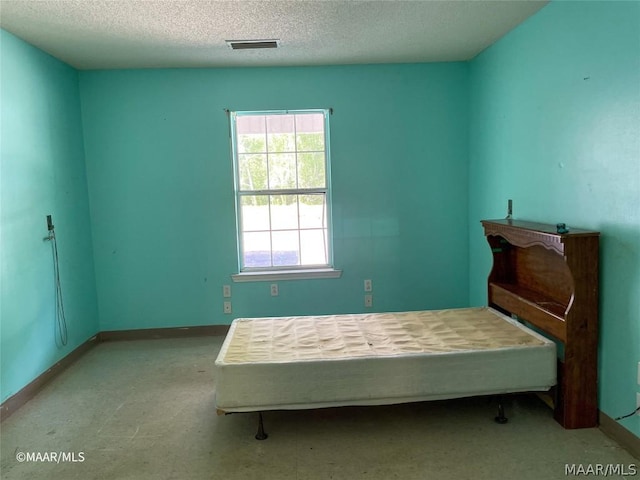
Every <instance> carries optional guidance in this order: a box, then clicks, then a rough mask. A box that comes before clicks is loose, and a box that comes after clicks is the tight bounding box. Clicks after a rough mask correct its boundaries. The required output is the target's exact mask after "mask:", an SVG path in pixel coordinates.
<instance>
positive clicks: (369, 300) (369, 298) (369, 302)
mask: <svg viewBox="0 0 640 480" xmlns="http://www.w3.org/2000/svg"><path fill="white" fill-rule="evenodd" d="M364 306H365V307H373V295H365V296H364Z"/></svg>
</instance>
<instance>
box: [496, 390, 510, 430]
mask: <svg viewBox="0 0 640 480" xmlns="http://www.w3.org/2000/svg"><path fill="white" fill-rule="evenodd" d="M494 420H495V421H496V423H499V424H501V425H503V424H505V423H507V422H508V421H509V419H508V418H507V417H505V416H504V405H503V403H502V397H498V415H497V416H496V417H495V418H494Z"/></svg>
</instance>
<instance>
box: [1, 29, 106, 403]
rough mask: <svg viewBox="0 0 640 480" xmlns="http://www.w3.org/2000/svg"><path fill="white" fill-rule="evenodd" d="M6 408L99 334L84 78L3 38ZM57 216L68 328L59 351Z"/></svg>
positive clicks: (5, 35) (12, 39) (3, 371)
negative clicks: (51, 237)
mask: <svg viewBox="0 0 640 480" xmlns="http://www.w3.org/2000/svg"><path fill="white" fill-rule="evenodd" d="M0 62H1V63H0V70H1V72H2V77H1V83H0V99H1V101H0V118H1V125H0V139H1V143H0V192H1V193H0V202H1V203H0V244H1V247H0V269H1V270H0V271H1V277H0V284H1V286H0V289H1V297H0V298H1V303H0V333H1V336H0V342H1V345H0V348H1V359H2V362H1V363H2V367H1V372H0V373H1V382H0V385H1V387H0V388H1V392H0V396H1V401H4V400H5V399H6V398H8V397H9V396H11V395H13V394H15V393H16V392H17V391H18V390H20V389H21V388H22V387H24V386H25V385H26V384H28V383H29V382H30V381H32V380H33V379H34V378H35V377H36V376H38V375H39V374H41V373H42V372H44V371H45V370H47V369H48V368H49V367H50V366H51V365H52V364H54V363H55V362H57V361H58V360H59V359H60V358H62V357H63V356H65V355H66V354H68V353H69V352H71V351H72V350H73V349H75V348H76V347H77V346H78V345H79V344H81V343H82V342H84V341H85V340H87V339H88V338H89V337H91V336H92V335H94V334H95V333H96V332H97V330H98V311H97V303H96V291H95V273H94V270H93V254H92V245H91V233H90V223H89V205H88V197H87V184H86V175H85V163H84V151H83V142H82V123H81V118H80V96H79V89H78V73H77V72H76V71H75V70H74V69H73V68H70V67H69V66H67V65H65V64H64V63H62V62H60V61H58V60H56V59H54V58H53V57H51V56H49V55H46V54H45V53H43V52H42V51H40V50H38V49H36V48H33V47H31V46H30V45H28V44H26V43H24V42H23V41H22V40H19V39H18V38H16V37H14V36H13V35H11V34H9V33H7V32H5V31H4V30H0ZM49 214H50V215H53V221H54V224H55V226H56V233H57V237H58V251H59V258H60V275H61V283H62V287H63V295H64V306H65V310H66V315H67V324H68V333H69V337H68V344H67V345H66V347H58V346H57V345H56V333H55V331H54V327H55V296H54V283H53V256H52V249H51V243H50V242H44V241H43V238H44V237H45V236H46V234H47V224H46V216H47V215H49Z"/></svg>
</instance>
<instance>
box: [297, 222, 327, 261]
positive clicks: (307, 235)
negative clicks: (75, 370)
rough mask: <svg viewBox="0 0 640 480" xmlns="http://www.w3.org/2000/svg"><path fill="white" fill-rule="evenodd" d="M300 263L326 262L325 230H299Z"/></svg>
mask: <svg viewBox="0 0 640 480" xmlns="http://www.w3.org/2000/svg"><path fill="white" fill-rule="evenodd" d="M300 244H301V245H300V254H301V261H300V264H301V265H326V264H327V237H326V230H320V229H318V230H301V231H300Z"/></svg>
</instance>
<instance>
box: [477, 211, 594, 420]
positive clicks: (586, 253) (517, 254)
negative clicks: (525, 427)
mask: <svg viewBox="0 0 640 480" xmlns="http://www.w3.org/2000/svg"><path fill="white" fill-rule="evenodd" d="M482 225H483V227H484V233H485V236H486V237H487V241H488V242H489V246H490V247H491V251H492V253H493V268H492V270H491V273H490V274H489V278H488V285H487V287H488V301H489V306H491V307H494V308H497V309H499V310H502V311H504V312H505V313H507V314H513V315H515V316H517V317H518V318H519V319H521V320H523V321H525V322H527V323H529V324H531V325H533V326H535V327H536V328H537V329H539V330H541V331H543V332H545V333H546V334H548V335H550V336H551V337H553V338H554V339H556V340H557V341H558V342H560V343H562V345H563V347H564V348H563V349H562V350H563V353H564V355H562V356H561V357H562V358H560V359H559V360H558V384H557V387H556V389H555V392H554V398H553V404H554V416H555V418H556V420H557V421H558V422H559V423H560V424H561V425H562V426H563V427H565V428H586V427H595V426H596V425H597V423H598V403H597V400H598V399H597V366H598V248H599V236H600V234H599V233H598V232H592V231H587V230H578V229H574V228H570V230H569V231H568V232H563V233H558V231H559V229H558V228H557V226H556V225H547V224H541V223H533V222H525V221H520V220H511V219H508V220H507V219H504V220H483V221H482ZM560 231H562V230H560Z"/></svg>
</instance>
